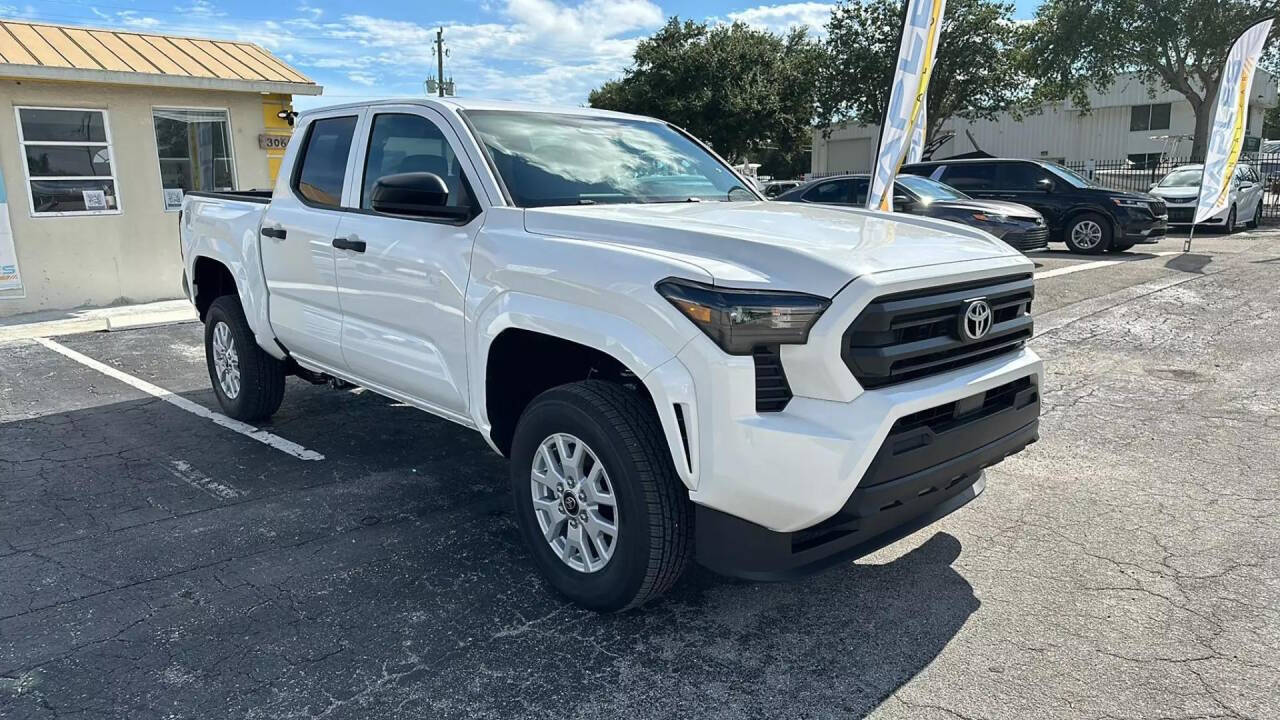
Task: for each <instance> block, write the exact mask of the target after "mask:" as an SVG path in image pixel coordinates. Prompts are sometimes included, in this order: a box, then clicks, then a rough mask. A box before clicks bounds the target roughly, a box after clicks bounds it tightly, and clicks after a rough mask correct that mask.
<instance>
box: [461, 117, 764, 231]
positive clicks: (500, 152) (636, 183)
mask: <svg viewBox="0 0 1280 720" xmlns="http://www.w3.org/2000/svg"><path fill="white" fill-rule="evenodd" d="M465 115H466V118H467V119H468V120H469V121H470V122H471V125H472V127H474V128H475V130H476V133H477V134H478V135H479V138H480V141H481V142H482V143H484V146H485V148H486V149H487V150H488V152H489V155H490V157H492V158H493V164H494V167H495V169H496V170H497V172H498V175H500V176H501V177H502V182H503V184H505V185H506V187H507V192H508V193H510V194H511V200H512V201H513V202H514V203H515V204H516V205H518V206H519V207H525V208H530V207H547V206H551V205H595V204H603V203H651V202H689V201H702V200H707V201H726V200H758V199H759V197H758V196H757V195H756V194H755V193H753V192H751V191H750V190H748V189H747V188H745V187H743V183H742V181H741V180H739V179H738V178H737V177H735V176H734V174H733V173H732V172H730V170H729V169H728V168H727V167H725V166H724V165H723V164H721V163H720V162H719V161H717V160H716V159H715V157H713V156H712V155H711V154H709V153H708V152H706V151H705V150H703V149H702V148H701V147H699V146H698V145H697V143H695V142H693V141H692V140H690V139H689V138H687V137H685V136H684V135H682V134H680V133H679V132H677V131H675V130H673V129H672V128H671V127H669V126H667V125H664V124H662V123H659V122H653V121H646V120H632V119H628V118H612V117H592V116H581V115H560V114H552V113H536V112H515V111H508V110H469V111H467V112H466V113H465Z"/></svg>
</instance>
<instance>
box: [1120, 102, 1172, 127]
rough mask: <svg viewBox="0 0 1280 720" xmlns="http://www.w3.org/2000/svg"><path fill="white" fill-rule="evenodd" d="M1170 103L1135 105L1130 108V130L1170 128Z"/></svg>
mask: <svg viewBox="0 0 1280 720" xmlns="http://www.w3.org/2000/svg"><path fill="white" fill-rule="evenodd" d="M1170 107H1171V106H1170V104H1169V103H1157V104H1155V105H1134V106H1133V107H1131V108H1129V131H1130V132H1135V131H1138V130H1168V129H1169V111H1170Z"/></svg>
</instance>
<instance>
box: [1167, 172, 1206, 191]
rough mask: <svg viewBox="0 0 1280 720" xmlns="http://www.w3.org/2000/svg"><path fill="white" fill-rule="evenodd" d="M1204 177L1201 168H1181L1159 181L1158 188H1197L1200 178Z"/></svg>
mask: <svg viewBox="0 0 1280 720" xmlns="http://www.w3.org/2000/svg"><path fill="white" fill-rule="evenodd" d="M1203 176H1204V169H1203V168H1182V169H1180V170H1174V171H1173V172H1171V173H1169V174H1168V175H1165V176H1164V179H1163V180H1161V181H1160V187H1165V188H1175V187H1199V186H1200V178H1201V177H1203Z"/></svg>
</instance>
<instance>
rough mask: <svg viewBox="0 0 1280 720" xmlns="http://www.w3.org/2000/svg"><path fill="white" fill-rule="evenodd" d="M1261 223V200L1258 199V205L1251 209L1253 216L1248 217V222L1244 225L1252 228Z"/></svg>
mask: <svg viewBox="0 0 1280 720" xmlns="http://www.w3.org/2000/svg"><path fill="white" fill-rule="evenodd" d="M1261 223H1262V201H1261V200H1259V201H1258V207H1256V208H1254V210H1253V217H1251V218H1249V222H1247V223H1245V224H1244V226H1245V227H1247V228H1249V229H1250V230H1254V229H1256V228H1257V227H1258V225H1260V224H1261Z"/></svg>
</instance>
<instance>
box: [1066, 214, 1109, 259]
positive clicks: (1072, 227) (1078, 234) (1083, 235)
mask: <svg viewBox="0 0 1280 720" xmlns="http://www.w3.org/2000/svg"><path fill="white" fill-rule="evenodd" d="M1063 237H1064V239H1065V240H1066V242H1067V247H1069V248H1071V250H1072V252H1078V253H1085V254H1087V255H1097V254H1098V253H1102V252H1106V250H1107V248H1108V247H1110V246H1111V223H1110V222H1108V221H1107V219H1106V218H1104V217H1102V216H1101V215H1098V214H1096V213H1084V214H1082V215H1078V216H1076V217H1075V218H1074V219H1072V220H1071V222H1069V223H1067V227H1066V229H1065V230H1064V231H1063Z"/></svg>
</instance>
